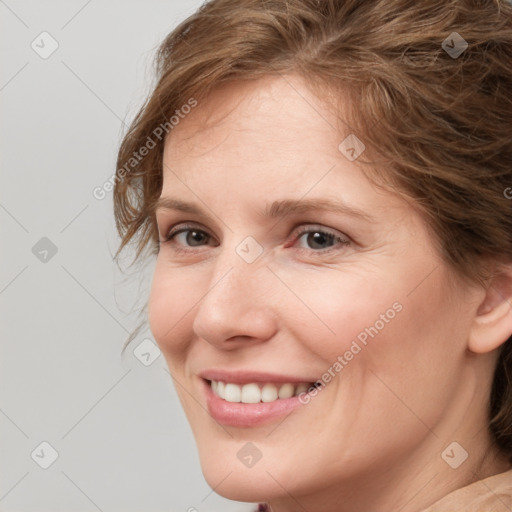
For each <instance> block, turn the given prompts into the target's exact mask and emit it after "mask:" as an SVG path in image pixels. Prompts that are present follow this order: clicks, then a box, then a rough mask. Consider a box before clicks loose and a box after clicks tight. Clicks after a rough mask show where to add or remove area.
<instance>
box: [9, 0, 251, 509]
mask: <svg viewBox="0 0 512 512" xmlns="http://www.w3.org/2000/svg"><path fill="white" fill-rule="evenodd" d="M200 4H201V1H199V0H194V1H188V0H180V1H177V0H165V1H164V0H151V1H142V0H139V1H136V0H131V1H127V0H116V1H114V0H108V1H105V0H103V1H100V0H90V1H87V0H72V1H70V0H66V1H64V0H53V1H42V0H24V1H21V0H5V1H2V0H0V20H1V27H0V38H1V50H0V51H1V68H0V69H1V72H0V101H1V114H0V118H1V125H0V126H1V139H0V140H1V183H0V229H1V233H0V236H1V252H0V255H1V262H0V311H1V349H2V350H1V355H0V379H1V382H0V511H1V512H21V511H23V512H29V511H34V512H36V511H37V512H58V511H63V512H71V511H83V512H85V511H91V512H95V511H98V510H99V511H103V512H107V511H112V512H117V511H123V512H130V511H144V512H156V511H158V512H161V511H168V512H179V511H184V512H185V511H187V510H189V509H190V508H191V507H194V508H195V509H196V510H197V511H198V512H209V511H210V512H211V511H213V512H220V511H228V512H229V511H237V512H244V511H247V510H253V509H254V505H251V504H240V503H236V502H232V501H229V500H225V499H223V498H221V497H220V496H218V495H216V494H215V493H213V492H212V491H211V489H210V488H209V486H208V485H207V483H206V482H205V480H204V478H203V476H202V473H201V468H200V465H199V461H198V456H197V452H196V448H195V444H194V440H193V437H192V434H191V433H190V431H189V426H188V423H187V421H186V418H185V415H184V413H183V412H182V410H181V406H180V404H179V402H178V398H177V395H176V393H175V390H174V387H173V384H172V381H171V378H170V376H169V374H168V372H167V370H166V365H165V362H164V360H163V357H162V356H161V355H160V357H158V358H157V359H155V360H154V362H152V364H150V365H149V366H145V365H144V364H142V362H141V361H140V360H139V359H137V358H136V357H135V355H134V353H133V349H134V348H136V347H137V346H138V345H139V344H140V343H141V342H142V341H143V340H144V339H147V338H148V339H149V340H150V341H151V342H154V340H153V339H152V336H151V332H150V331H149V329H145V330H143V331H141V332H140V334H139V336H138V337H137V339H136V340H135V341H134V342H133V343H132V344H131V346H130V349H129V350H127V352H126V354H125V356H124V357H121V354H120V352H121V349H122V346H123V343H124V341H125V339H126V337H127V334H128V332H129V331H130V330H131V329H133V328H134V327H135V326H136V325H138V323H139V321H140V317H138V316H137V312H138V311H139V309H140V308H141V307H142V306H143V305H144V302H145V300H146V298H147V294H148V292H149V286H150V284H151V283H150V281H151V275H152V269H153V264H152V263H150V264H148V265H146V267H145V268H138V269H137V268H132V270H131V271H130V273H129V274H122V273H120V272H119V270H118V269H117V268H116V266H115V264H114V263H113V261H112V255H113V254H114V253H115V251H116V249H117V246H118V242H119V240H118V238H117V235H116V232H115V228H114V219H113V212H112V193H111V192H110V193H107V195H106V197H105V199H103V200H98V199H95V198H94V197H93V193H92V192H93V189H94V188H95V187H98V186H101V185H102V184H103V183H104V182H105V181H106V180H107V179H108V178H109V177H110V176H111V175H112V173H113V172H114V167H115V157H116V150H117V147H118V144H119V142H120V139H121V135H122V133H123V132H124V127H123V124H124V123H129V121H130V120H131V119H132V118H133V116H134V115H135V113H136V111H137V108H138V107H139V105H140V104H141V103H142V100H143V98H144V95H145V93H147V92H148V91H149V88H150V85H151V84H152V83H153V82H152V75H151V66H150V64H151V58H152V56H153V53H154V49H155V47H156V46H157V44H158V42H159V41H161V40H162V39H163V37H164V36H165V35H166V34H167V33H168V32H169V31H170V30H171V29H172V28H174V27H175V26H176V25H177V24H178V23H179V22H180V21H181V20H183V19H184V18H185V17H186V16H188V15H189V14H191V13H192V12H193V11H194V10H195V9H196V8H197V7H198V6H199V5H200ZM43 31H47V32H48V33H49V34H51V36H52V38H54V39H55V40H56V41H57V42H58V45H59V46H58V49H57V50H56V51H55V52H54V53H53V54H52V55H50V56H49V57H48V58H46V59H43V58H41V57H40V55H39V54H38V53H36V51H34V50H33V49H32V47H31V43H32V41H34V40H35V41H36V44H38V45H39V46H40V47H43V46H44V48H41V51H43V49H46V50H48V49H49V48H50V41H49V40H48V39H46V42H44V41H43V42H41V37H40V36H39V35H40V34H41V32H43ZM43 237H46V238H48V239H49V240H51V243H52V244H54V245H55V246H56V248H57V252H56V254H55V255H53V256H52V254H51V252H49V253H48V254H45V253H44V250H45V247H47V246H45V245H44V244H45V243H46V244H47V242H39V241H40V239H41V238H43ZM38 242H39V243H40V244H41V243H42V244H43V245H42V246H39V245H36V244H37V243H38ZM34 246H36V249H35V250H34V251H35V252H36V253H38V254H34V253H33V247H34ZM127 255H128V253H127ZM41 258H43V259H45V258H46V261H41ZM125 261H126V260H125ZM146 343H147V342H146ZM146 359H147V357H146ZM44 441H45V442H47V443H49V444H50V445H51V446H52V447H53V448H54V449H55V450H56V451H57V452H58V458H57V459H56V460H55V462H53V464H51V465H50V466H49V467H48V468H47V469H43V468H42V467H41V466H40V465H41V464H43V465H44V464H45V462H46V463H47V462H48V461H51V458H50V457H51V453H50V450H49V449H48V448H47V447H45V445H43V446H42V447H41V446H40V444H41V443H42V442H44ZM34 450H35V452H34ZM219 478H220V477H219Z"/></svg>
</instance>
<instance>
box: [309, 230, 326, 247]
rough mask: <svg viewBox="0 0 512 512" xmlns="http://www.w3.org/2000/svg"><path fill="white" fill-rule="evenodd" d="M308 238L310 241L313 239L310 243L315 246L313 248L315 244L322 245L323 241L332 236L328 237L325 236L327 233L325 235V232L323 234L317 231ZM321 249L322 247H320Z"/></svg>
mask: <svg viewBox="0 0 512 512" xmlns="http://www.w3.org/2000/svg"><path fill="white" fill-rule="evenodd" d="M308 238H309V240H308V242H309V241H311V242H312V244H310V245H312V247H313V248H315V244H320V245H322V243H325V242H326V241H328V240H329V239H330V238H331V237H327V236H325V235H324V234H322V233H318V232H316V233H311V234H310V235H309V237H308ZM316 248H318V247H316ZM320 249H322V247H320Z"/></svg>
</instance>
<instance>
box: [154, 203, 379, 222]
mask: <svg viewBox="0 0 512 512" xmlns="http://www.w3.org/2000/svg"><path fill="white" fill-rule="evenodd" d="M157 210H177V211H181V212H185V213H192V214H196V215H201V216H203V217H206V216H207V214H206V213H205V211H204V210H203V209H202V208H200V207H198V206H196V205H195V204H192V203H187V202H185V201H181V200H179V199H175V198H172V197H160V198H158V200H157V201H156V203H155V206H154V209H153V212H156V211H157ZM314 210H319V211H325V212H334V213H338V214H342V215H350V216H352V217H356V218H359V219H361V220H364V221H366V222H375V218H374V217H372V216H371V215H368V214H367V213H365V212H363V211H362V210H360V209H358V208H355V207H353V206H349V205H347V204H345V203H343V202H340V201H333V200H330V199H282V200H279V201H274V202H273V203H272V204H270V205H267V206H266V208H265V209H264V210H262V211H260V212H258V213H259V215H260V216H262V217H267V218H270V219H275V218H279V217H285V216H287V215H290V214H293V213H307V212H310V211H314Z"/></svg>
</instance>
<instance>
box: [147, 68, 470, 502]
mask: <svg viewBox="0 0 512 512" xmlns="http://www.w3.org/2000/svg"><path fill="white" fill-rule="evenodd" d="M337 125H338V122H337V120H336V117H335V115H334V113H333V112H332V110H330V109H329V108H327V107H326V106H323V105H322V104H321V102H320V101H319V100H318V99H316V98H315V96H314V95H313V94H312V93H311V92H310V91H309V89H308V88H307V87H306V86H305V85H304V83H303V82H302V81H301V80H300V79H299V78H298V77H297V76H294V75H289V76H287V77H286V79H284V78H282V77H281V78H265V79H261V80H259V81H256V82H252V83H246V84H241V83H238V84H230V85H227V86H224V87H223V88H221V89H217V90H216V91H215V92H214V93H213V94H211V95H210V96H209V97H208V99H207V100H206V101H203V102H199V103H198V105H197V107H196V108H195V109H194V110H192V112H191V113H190V114H188V115H187V116H186V117H184V119H182V120H181V121H180V123H179V125H177V126H176V127H175V128H174V129H173V131H172V132H171V137H170V138H169V139H168V141H167V143H166V146H165V154H164V171H163V176H164V183H163V190H162V194H161V197H162V198H165V199H167V200H171V199H173V200H176V201H179V202H180V203H181V204H182V205H186V208H183V209H180V208H178V207H176V208H171V206H172V205H171V204H170V202H169V201H168V202H167V208H166V207H161V208H158V209H157V212H156V217H157V221H158V229H159V234H160V239H161V240H164V239H165V237H166V235H167V234H168V233H169V231H170V229H171V228H173V229H174V228H175V229H176V230H180V231H181V230H183V231H181V232H180V233H178V234H176V235H175V236H174V237H173V238H171V239H170V241H168V242H165V243H162V244H161V248H160V252H159V254H158V258H157V263H156V268H155V273H154V279H153V283H152V289H151V295H150V302H149V321H150V327H151V330H152V332H153V334H154V336H155V339H156V341H157V343H158V345H159V347H160V349H161V350H162V352H163V354H164V356H165V359H166V362H167V364H168V367H169V369H170V372H171V374H172V376H173V378H174V379H175V383H176V389H177V392H178V394H179V397H180V400H181V402H182V404H183V408H184V410H185V413H186V415H187V418H188V420H189V422H190V425H191V428H192V430H193V434H194V436H195V439H196V442H197V446H198V451H199V456H200V460H201V465H202V468H203V472H204V475H205V478H206V480H207V481H208V483H209V484H210V485H211V486H212V487H213V488H214V489H215V491H216V492H217V493H219V494H221V495H224V496H226V497H228V498H231V499H235V500H242V501H257V500H261V499H270V498H272V497H279V496H289V495H291V496H293V497H294V499H297V500H299V501H300V499H301V497H303V496H306V495H313V494H315V492H317V491H319V490H320V489H327V488H329V487H330V486H332V487H333V488H334V487H335V486H336V485H338V483H339V482H340V481H347V482H348V481H350V482H361V481H364V480H363V478H368V477H369V476H370V475H374V479H373V480H371V481H372V482H375V481H377V480H378V479H380V480H379V481H382V479H383V478H392V475H393V474H395V475H396V474H398V472H399V471H403V472H406V471H410V468H411V464H414V463H415V462H416V465H417V466H418V467H417V468H416V471H420V461H421V464H431V465H433V466H435V465H437V464H439V463H440V464H443V465H446V464H445V463H444V462H443V461H442V459H441V456H440V455H441V452H442V450H443V449H444V448H445V447H446V444H448V443H447V441H448V442H450V441H453V440H454V439H452V438H450V437H449V436H450V435H451V433H452V432H453V431H454V429H456V428H457V425H455V426H454V425H453V424H450V423H449V420H447V418H450V410H451V409H450V408H451V407H454V405H455V404H456V403H459V402H460V399H461V397H462V396H464V393H466V395H465V396H467V393H468V383H471V377H470V374H469V372H468V371H467V365H466V363H465V357H466V355H465V354H466V341H467V335H468V330H469V325H470V320H471V316H472V315H473V314H474V310H475V307H476V306H475V301H474V300H472V299H471V296H470V295H469V294H468V292H467V291H466V290H464V289H463V288H458V287H454V288H453V289H452V288H450V289H449V288H448V287H447V283H448V278H449V271H448V269H447V267H446V266H445V265H444V263H443V262H442V261H441V258H440V256H439V254H437V252H436V251H435V249H434V244H433V242H432V240H431V239H430V237H429V235H428V233H427V231H426V227H425V224H424V222H423V220H422V219H421V218H420V217H419V215H418V214H417V212H416V211H415V210H414V209H413V208H412V207H411V205H410V204H409V203H408V202H407V201H405V200H403V199H400V198H399V197H398V196H397V195H394V194H393V193H391V192H385V191H383V190H379V189H378V188H376V187H375V186H374V185H372V184H371V182H370V181H368V180H367V179H366V178H365V177H364V175H363V173H362V172H361V170H360V168H359V166H358V162H357V159H352V157H353V156H357V151H358V149H360V148H358V147H356V146H354V142H353V139H352V140H351V139H348V141H346V142H345V143H344V144H342V146H341V150H340V149H339V146H340V143H341V142H342V141H343V140H344V139H345V137H347V136H348V135H349V134H350V131H349V130H348V131H347V132H346V133H345V134H343V135H342V136H341V137H340V135H338V134H337V130H336V127H337ZM363 143H364V140H363ZM351 148H354V150H353V151H352V150H351ZM348 157H350V158H348ZM351 159H352V160H351ZM331 203H332V204H331ZM290 205H292V206H294V207H293V208H289V206H290ZM300 205H302V206H300ZM334 205H338V209H336V208H335V206H334ZM265 210H267V213H265ZM353 210H357V211H358V212H359V213H357V214H356V213H354V211H353ZM186 229H188V231H186ZM329 377H330V378H329ZM205 379H206V380H205ZM209 380H215V381H219V380H220V381H223V382H224V383H225V384H224V385H220V386H221V387H223V388H224V393H227V394H226V395H224V397H225V398H228V399H227V400H226V399H224V398H221V397H218V396H216V395H215V394H214V393H213V391H212V390H211V385H210V384H209V382H208V381H209ZM315 381H320V382H322V383H323V385H322V386H321V387H320V389H319V390H318V391H316V394H315V392H314V391H310V392H309V394H306V393H304V392H303V391H304V388H305V386H306V385H307V384H308V383H313V382H315ZM251 383H252V384H255V385H256V386H254V385H253V386H247V387H245V388H242V387H241V386H238V384H240V385H243V384H251ZM286 383H289V384H294V386H290V385H285V384H286ZM299 383H303V386H300V387H298V385H299ZM227 384H230V385H227ZM218 387H219V386H217V388H218ZM297 387H298V390H297ZM263 388H265V389H263ZM470 388H471V386H470ZM471 389H472V388H471ZM261 390H263V391H261ZM279 390H281V396H283V398H277V400H274V399H275V394H276V393H279ZM290 390H291V391H290ZM217 391H218V390H217ZM297 391H298V392H299V393H300V392H302V393H301V394H300V396H299V397H292V398H286V397H287V396H289V394H290V392H292V393H293V392H297ZM218 392H219V393H221V391H218ZM262 392H263V396H264V398H265V401H264V402H259V403H235V402H237V401H239V400H240V396H239V395H240V394H242V395H243V397H244V400H245V401H252V400H256V401H259V400H260V399H261V393H262ZM470 392H471V391H470ZM287 393H288V394H287ZM233 400H234V402H233ZM267 400H268V401H267ZM441 420H442V421H441ZM434 432H435V433H434ZM444 434H446V437H444ZM249 442H250V443H252V444H247V443H249ZM446 467H448V466H446ZM407 468H409V469H407ZM448 470H450V468H448ZM383 475H384V476H383ZM402 476H403V477H404V478H405V479H407V478H411V475H410V473H407V474H404V475H402ZM376 479H377V480H376ZM369 481H370V480H366V482H369ZM425 483H426V482H425ZM383 485H384V483H383ZM338 488H339V487H338Z"/></svg>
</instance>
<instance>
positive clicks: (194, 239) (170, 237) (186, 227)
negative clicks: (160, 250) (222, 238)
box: [160, 224, 212, 252]
mask: <svg viewBox="0 0 512 512" xmlns="http://www.w3.org/2000/svg"><path fill="white" fill-rule="evenodd" d="M211 238H212V237H211V236H210V235H209V234H208V233H207V232H206V231H204V230H202V229H199V228H198V227H197V226H194V225H191V224H181V225H179V226H175V227H173V228H172V229H171V230H170V231H169V232H168V234H167V235H166V236H165V239H164V240H160V244H173V245H177V246H185V247H200V246H201V245H204V244H205V243H206V244H208V241H209V240H211ZM173 250H175V251H177V252H187V251H188V249H181V248H180V247H174V248H173Z"/></svg>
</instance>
